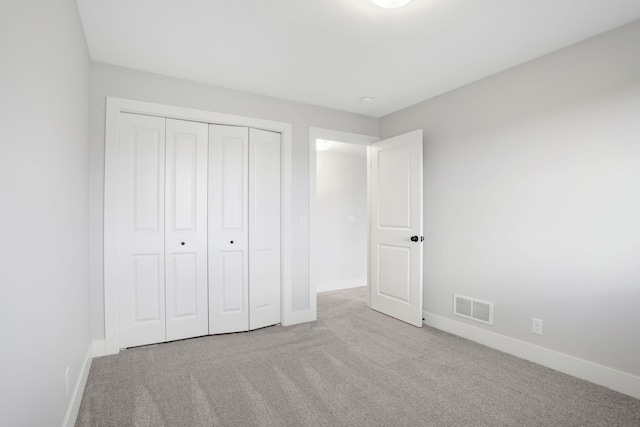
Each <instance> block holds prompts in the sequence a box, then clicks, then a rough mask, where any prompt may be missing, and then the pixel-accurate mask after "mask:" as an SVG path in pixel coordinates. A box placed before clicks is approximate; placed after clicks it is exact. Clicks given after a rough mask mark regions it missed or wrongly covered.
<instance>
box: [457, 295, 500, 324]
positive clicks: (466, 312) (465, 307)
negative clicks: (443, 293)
mask: <svg viewBox="0 0 640 427" xmlns="http://www.w3.org/2000/svg"><path fill="white" fill-rule="evenodd" d="M453 314H455V315H457V316H462V317H466V318H467V319H471V320H475V321H477V322H481V323H485V324H487V325H493V303H492V302H487V301H482V300H479V299H476V298H471V297H465V296H462V295H458V294H453Z"/></svg>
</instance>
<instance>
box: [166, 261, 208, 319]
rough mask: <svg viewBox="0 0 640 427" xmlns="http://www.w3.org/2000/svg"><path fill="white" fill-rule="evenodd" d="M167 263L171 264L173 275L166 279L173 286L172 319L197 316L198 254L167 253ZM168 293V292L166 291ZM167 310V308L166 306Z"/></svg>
mask: <svg viewBox="0 0 640 427" xmlns="http://www.w3.org/2000/svg"><path fill="white" fill-rule="evenodd" d="M166 262H167V264H171V270H173V273H174V277H173V278H172V280H167V283H170V284H171V285H173V286H174V288H173V289H172V290H171V292H170V293H172V294H173V295H174V298H173V307H172V313H173V318H174V320H179V319H192V318H196V317H198V314H199V311H200V310H198V293H199V292H198V275H197V271H198V265H197V263H198V254H197V253H195V252H184V253H177V254H176V253H172V254H168V258H167V261H166ZM168 293H169V292H168ZM167 311H169V308H167Z"/></svg>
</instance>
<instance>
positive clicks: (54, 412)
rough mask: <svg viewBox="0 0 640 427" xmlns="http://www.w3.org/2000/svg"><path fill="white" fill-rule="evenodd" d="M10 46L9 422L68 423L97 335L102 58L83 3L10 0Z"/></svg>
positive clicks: (1, 152) (6, 120)
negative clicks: (96, 113) (93, 68)
mask: <svg viewBox="0 0 640 427" xmlns="http://www.w3.org/2000/svg"><path fill="white" fill-rule="evenodd" d="M0 52H1V54H2V65H1V66H0V121H1V123H0V199H1V200H2V202H1V203H2V207H1V208H0V286H1V287H2V298H0V325H2V326H1V328H2V351H1V356H0V357H1V360H2V363H0V371H1V372H0V378H1V380H0V384H1V385H0V387H1V388H2V397H1V398H0V425H3V426H52V425H61V424H62V422H63V419H64V416H65V412H66V410H67V407H68V405H69V402H70V398H71V393H72V391H73V387H74V385H75V384H76V381H77V380H78V376H79V374H80V369H81V367H82V364H83V362H84V359H85V356H86V355H87V353H88V350H89V348H90V343H91V337H90V315H89V307H90V300H89V285H88V282H89V269H88V265H89V261H88V252H89V236H88V229H89V225H88V209H89V205H88V194H89V188H88V155H89V154H88V132H89V130H88V126H89V72H90V61H89V55H88V51H87V46H86V44H85V38H84V34H83V30H82V27H81V24H80V19H79V16H78V11H77V8H76V2H75V1H74V0H55V1H53V0H48V1H30V2H25V1H23V0H3V1H2V2H1V6H0ZM67 366H68V367H69V368H70V375H69V382H70V392H69V395H68V396H67V395H66V394H65V370H66V368H67Z"/></svg>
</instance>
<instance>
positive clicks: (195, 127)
mask: <svg viewBox="0 0 640 427" xmlns="http://www.w3.org/2000/svg"><path fill="white" fill-rule="evenodd" d="M208 133H209V129H208V125H207V124H204V123H197V122H190V121H186V120H173V119H167V121H166V152H167V156H166V170H165V180H166V185H165V192H166V197H165V199H166V201H165V224H166V227H165V257H166V261H165V262H166V270H165V271H166V313H167V319H166V340H167V341H171V340H177V339H183V338H190V337H195V336H200V335H207V333H208V332H209V319H208V317H209V316H208V305H209V302H208V290H207V222H208V221H207V167H208V165H207V157H208V156H207V152H208Z"/></svg>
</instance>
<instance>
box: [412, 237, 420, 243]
mask: <svg viewBox="0 0 640 427" xmlns="http://www.w3.org/2000/svg"><path fill="white" fill-rule="evenodd" d="M418 240H420V239H419V238H418V236H411V241H412V242H417V241H418Z"/></svg>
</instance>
